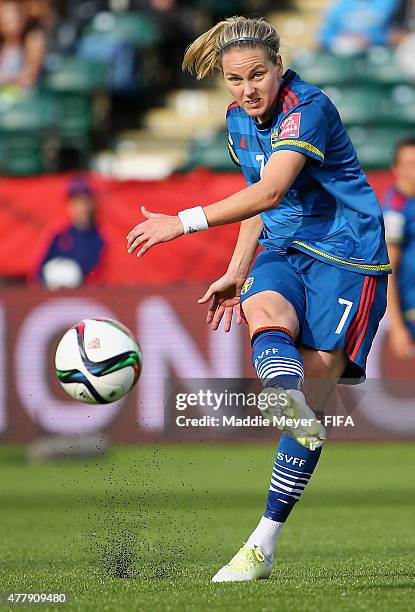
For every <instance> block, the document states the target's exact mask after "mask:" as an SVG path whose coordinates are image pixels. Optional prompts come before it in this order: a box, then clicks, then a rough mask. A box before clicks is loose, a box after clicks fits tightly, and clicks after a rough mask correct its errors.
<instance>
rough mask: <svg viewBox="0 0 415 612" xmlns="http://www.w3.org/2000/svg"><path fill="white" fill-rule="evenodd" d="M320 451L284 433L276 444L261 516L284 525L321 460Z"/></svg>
mask: <svg viewBox="0 0 415 612" xmlns="http://www.w3.org/2000/svg"><path fill="white" fill-rule="evenodd" d="M320 455H321V448H316V450H309V449H308V448H305V447H304V446H301V444H299V443H298V442H297V440H294V438H293V437H292V436H290V435H289V434H287V433H283V434H282V436H281V438H280V443H279V445H278V450H277V455H276V457H275V462H274V467H273V469H272V476H271V482H270V485H269V492H268V499H267V506H266V509H265V512H264V516H265V517H266V518H269V519H271V520H273V521H279V522H281V523H283V522H284V521H285V520H286V519H287V517H288V515H289V514H290V512H291V510H292V509H293V507H294V504H295V503H296V502H298V500H299V499H300V496H301V493H302V492H303V491H304V489H305V487H306V485H307V483H308V481H309V480H310V478H311V475H312V473H313V472H314V469H315V467H316V465H317V462H318V460H319V459H320Z"/></svg>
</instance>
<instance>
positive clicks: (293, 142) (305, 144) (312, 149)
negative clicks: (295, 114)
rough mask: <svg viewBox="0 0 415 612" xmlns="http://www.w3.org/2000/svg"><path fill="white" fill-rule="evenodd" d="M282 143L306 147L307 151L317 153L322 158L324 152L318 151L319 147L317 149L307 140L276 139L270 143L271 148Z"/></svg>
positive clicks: (280, 145) (301, 147)
mask: <svg viewBox="0 0 415 612" xmlns="http://www.w3.org/2000/svg"><path fill="white" fill-rule="evenodd" d="M283 145H294V146H295V147H299V148H300V149H306V150H307V151H310V152H311V153H314V154H315V155H318V156H319V157H321V159H324V153H323V152H322V151H320V149H317V147H315V146H314V145H312V144H310V143H309V142H304V140H294V139H289V140H278V141H277V142H276V143H275V144H273V145H272V148H273V149H276V148H277V147H282V146H283Z"/></svg>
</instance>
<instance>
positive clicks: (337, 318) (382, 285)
mask: <svg viewBox="0 0 415 612" xmlns="http://www.w3.org/2000/svg"><path fill="white" fill-rule="evenodd" d="M387 283H388V281H387V275H383V276H370V275H364V274H358V273H357V272H352V271H349V270H344V269H340V268H336V267H334V266H332V265H330V264H327V263H325V262H323V261H320V260H319V259H314V258H313V257H310V256H309V255H306V254H305V253H302V252H300V251H296V250H290V251H289V252H288V253H287V255H279V254H277V253H275V252H274V251H271V250H268V249H266V250H265V251H262V252H261V253H260V254H259V255H258V257H257V258H256V260H255V263H254V265H253V267H252V269H251V271H250V273H249V277H248V279H247V280H246V283H245V285H244V287H243V289H242V292H241V303H242V304H243V302H244V301H245V300H246V299H248V298H249V297H250V296H251V295H254V294H256V293H259V292H261V291H276V292H278V293H281V295H283V296H284V297H285V298H286V299H287V300H288V301H289V302H290V303H291V304H292V305H293V307H294V308H295V311H296V313H297V316H298V320H299V323H300V334H299V338H298V341H297V343H298V345H299V346H308V347H310V348H313V349H317V350H321V351H333V350H335V349H344V351H345V353H346V355H347V356H348V358H349V363H348V365H347V367H346V370H345V372H344V373H343V377H342V378H344V379H354V380H353V381H352V380H350V381H349V382H355V383H357V382H363V380H364V379H365V370H366V360H367V356H368V354H369V351H370V347H371V346H372V342H373V338H374V336H375V334H376V331H377V329H378V326H379V322H380V320H381V319H382V317H383V315H384V314H385V310H386V290H387ZM344 382H347V381H346V380H344Z"/></svg>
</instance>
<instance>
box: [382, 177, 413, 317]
mask: <svg viewBox="0 0 415 612" xmlns="http://www.w3.org/2000/svg"><path fill="white" fill-rule="evenodd" d="M383 212H384V216H385V228H386V240H387V241H388V242H391V243H393V244H398V245H399V246H400V249H401V253H400V261H399V269H398V271H397V280H398V288H399V297H400V301H401V307H402V310H403V311H404V312H405V313H407V312H408V311H412V310H414V309H415V283H414V279H415V198H407V197H405V196H404V195H403V194H402V193H401V192H400V191H399V190H398V189H396V187H393V188H392V189H390V190H389V191H388V192H387V193H386V195H385V199H384V202H383Z"/></svg>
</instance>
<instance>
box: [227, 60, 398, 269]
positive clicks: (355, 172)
mask: <svg viewBox="0 0 415 612" xmlns="http://www.w3.org/2000/svg"><path fill="white" fill-rule="evenodd" d="M227 126H228V132H229V150H230V154H231V157H232V159H233V161H234V162H235V163H236V164H238V165H239V166H240V167H241V169H242V172H243V174H244V176H245V179H246V181H247V183H248V185H251V184H253V183H256V182H257V181H259V180H260V178H261V173H262V169H263V167H264V165H265V164H266V163H267V161H268V160H269V158H270V157H271V155H272V154H273V153H274V152H275V151H280V150H284V149H285V150H287V149H288V150H290V151H298V152H299V153H302V154H304V155H306V156H307V162H306V164H305V166H304V168H303V169H302V171H301V172H300V174H299V176H298V177H297V178H296V180H295V181H294V183H293V184H292V185H291V188H290V189H289V191H288V192H287V193H286V195H285V196H284V197H283V198H282V199H281V202H280V203H279V205H278V206H277V207H276V208H273V209H271V210H267V211H265V212H263V213H261V217H262V220H263V223H264V229H263V232H262V234H261V236H260V243H261V244H263V245H264V246H265V247H267V248H271V249H273V250H275V251H277V252H285V251H286V250H287V248H289V247H294V248H296V249H298V250H300V251H303V252H305V253H307V254H309V255H311V256H312V257H315V258H317V259H321V260H322V261H325V262H326V263H330V264H332V265H334V266H337V267H340V268H346V269H348V270H355V271H356V272H359V273H361V274H385V273H389V272H390V271H391V267H390V263H389V259H388V254H387V249H386V243H385V231H384V225H383V217H382V212H381V209H380V206H379V203H378V201H377V198H376V195H375V193H374V191H373V189H372V188H371V187H370V186H369V184H368V182H367V178H366V176H365V174H364V172H363V171H362V169H361V168H360V165H359V162H358V160H357V157H356V153H355V150H354V148H353V145H352V144H351V142H350V139H349V137H348V135H347V133H346V130H345V129H344V126H343V124H342V122H341V119H340V116H339V113H338V111H337V109H336V108H335V106H334V105H333V103H332V102H331V101H330V100H329V98H328V97H327V96H326V95H325V94H324V93H323V92H322V91H321V89H319V88H318V87H315V86H314V85H310V84H308V83H305V82H304V81H302V80H301V79H300V77H299V76H298V74H296V73H295V72H293V71H292V70H288V71H287V72H286V73H285V75H284V77H283V83H282V86H281V88H280V93H279V99H278V105H277V107H276V112H275V115H274V116H273V117H272V119H271V120H270V121H269V122H268V123H267V124H259V123H258V122H257V121H255V120H254V118H252V117H249V115H248V114H247V113H246V112H245V111H244V110H243V109H242V108H241V107H240V106H239V105H238V104H237V103H236V102H235V103H233V104H231V105H230V106H229V107H228V112H227Z"/></svg>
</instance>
